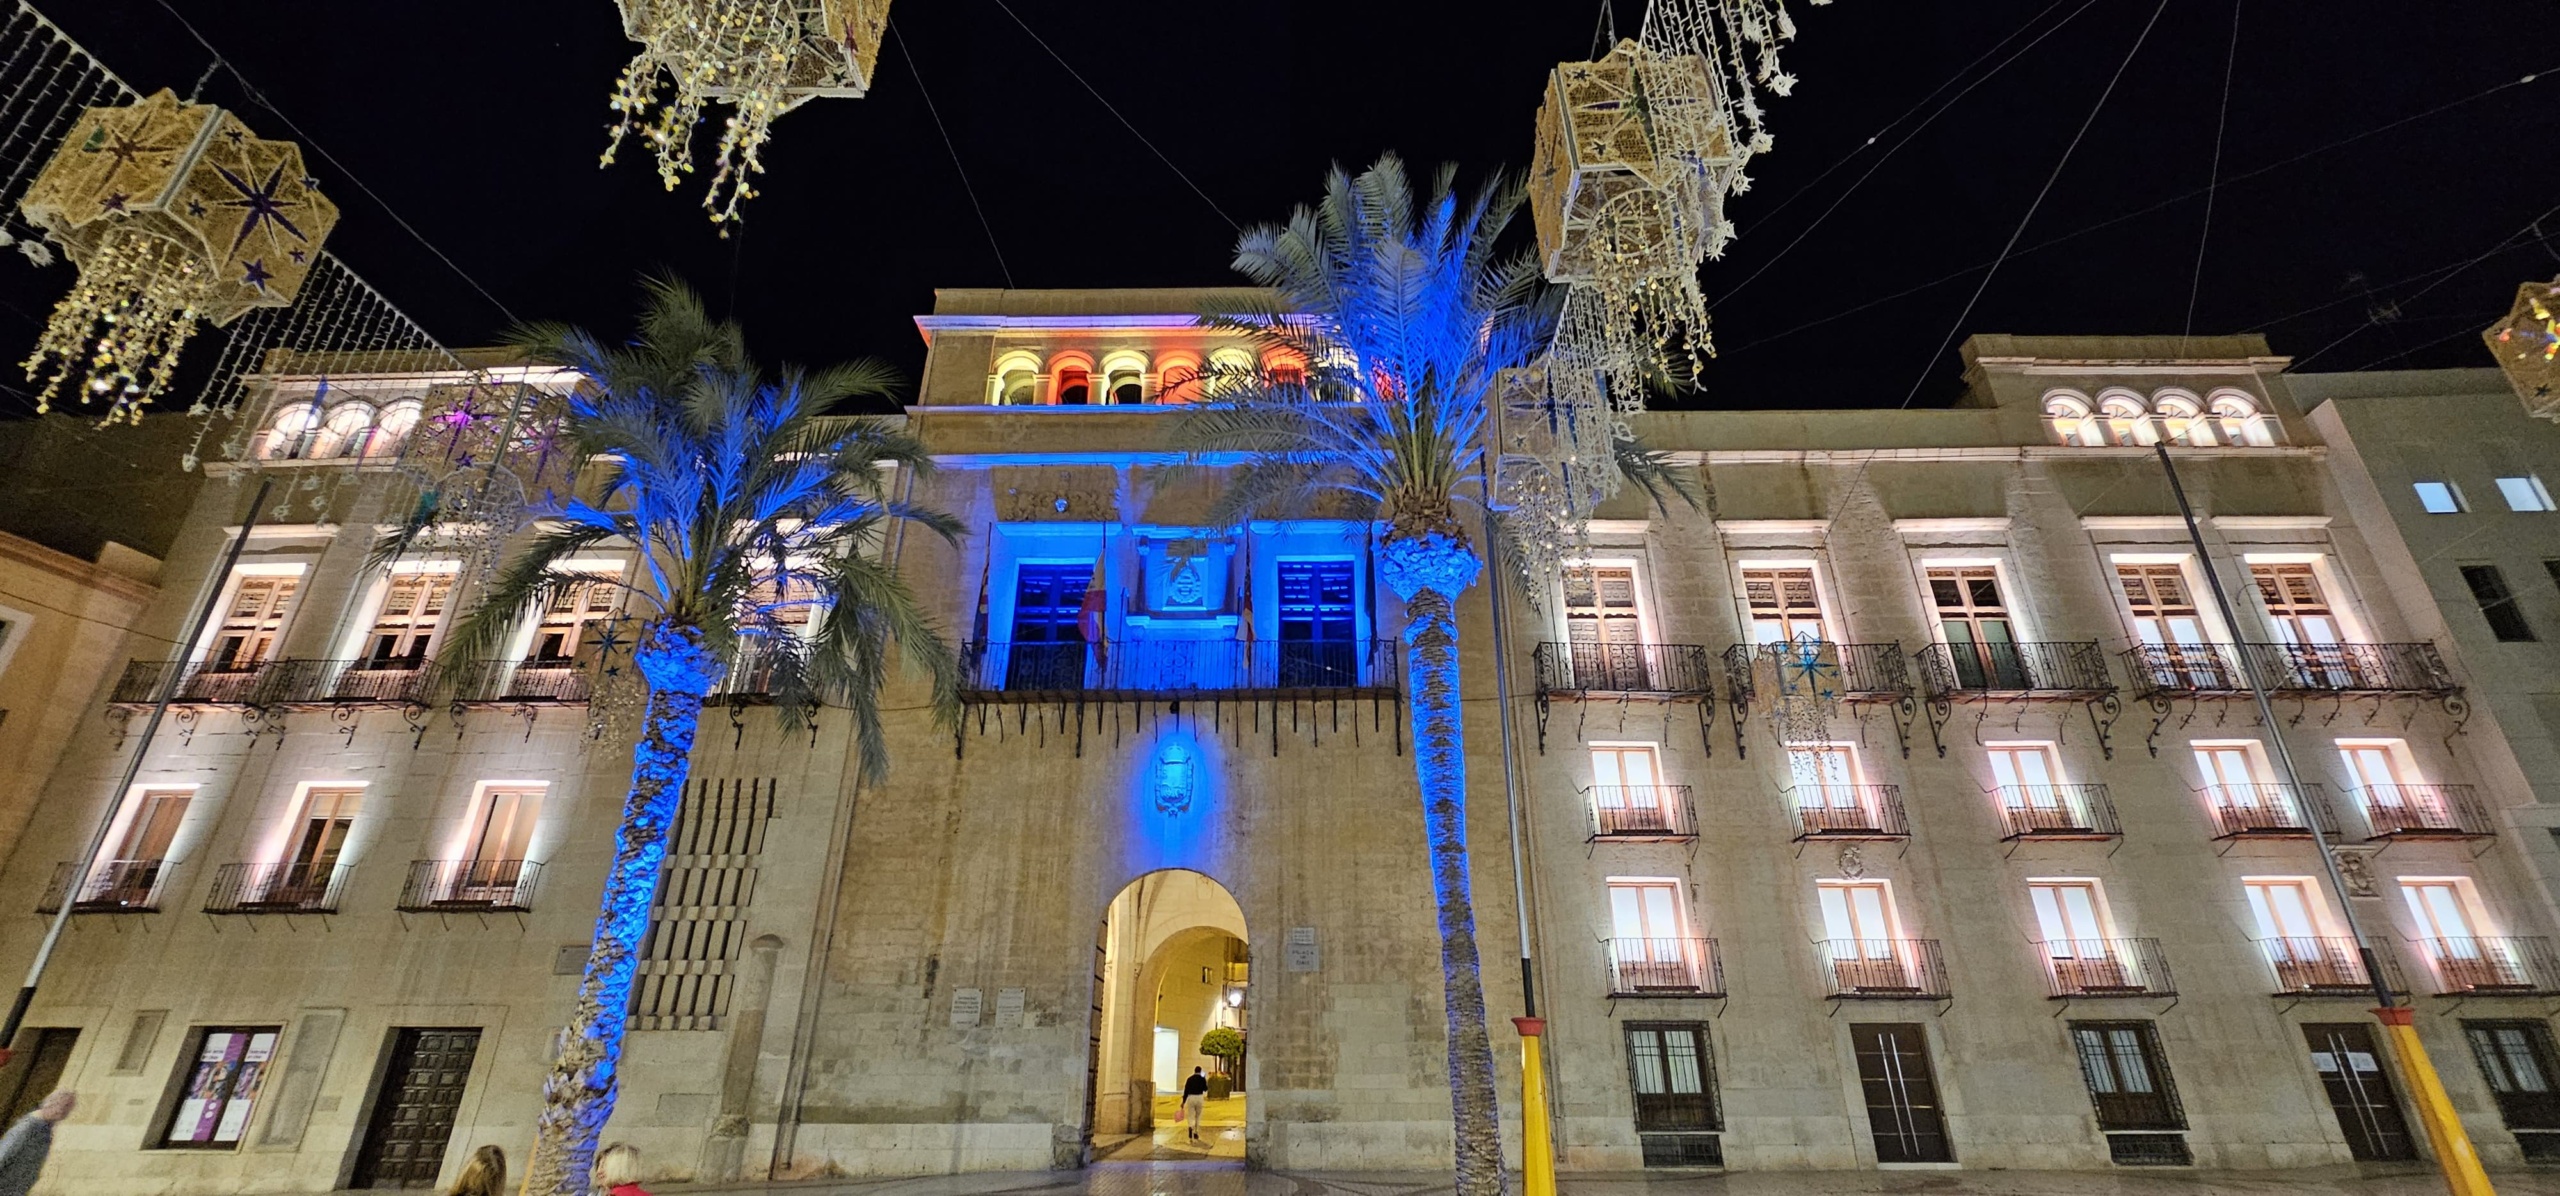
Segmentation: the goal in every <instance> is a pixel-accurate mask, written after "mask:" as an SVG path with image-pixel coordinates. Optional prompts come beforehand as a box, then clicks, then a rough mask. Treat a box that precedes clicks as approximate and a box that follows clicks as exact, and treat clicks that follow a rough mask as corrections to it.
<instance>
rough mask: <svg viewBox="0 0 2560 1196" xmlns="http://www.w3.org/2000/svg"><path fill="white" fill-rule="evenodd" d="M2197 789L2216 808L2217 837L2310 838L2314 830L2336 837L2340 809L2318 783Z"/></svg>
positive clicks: (2215, 825) (2214, 819)
mask: <svg viewBox="0 0 2560 1196" xmlns="http://www.w3.org/2000/svg"><path fill="white" fill-rule="evenodd" d="M2197 792H2199V793H2201V794H2203V795H2204V799H2205V804H2206V805H2207V806H2208V807H2210V808H2211V809H2212V811H2213V837H2214V838H2217V839H2308V838H2310V837H2311V835H2312V832H2313V831H2315V830H2316V831H2318V832H2319V833H2320V834H2323V835H2327V836H2330V837H2333V838H2334V837H2335V836H2336V835H2337V833H2338V816H2337V813H2336V812H2335V811H2333V810H2331V809H2330V808H2329V793H2328V791H2327V790H2326V789H2323V788H2321V787H2320V786H2318V785H2303V786H2301V787H2300V788H2298V789H2297V788H2295V787H2294V786H2292V785H2272V784H2269V785H2207V786H2205V787H2204V788H2203V789H2200V790H2198V791H2197Z"/></svg>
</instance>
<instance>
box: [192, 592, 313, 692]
mask: <svg viewBox="0 0 2560 1196" xmlns="http://www.w3.org/2000/svg"><path fill="white" fill-rule="evenodd" d="M301 585H302V578H301V577H300V576H299V575H292V576H287V575H281V574H265V575H260V574H252V575H250V576H247V577H243V578H241V579H240V584H239V585H237V586H235V587H233V589H232V591H231V601H230V603H229V604H228V605H226V606H224V607H223V608H222V609H223V616H222V627H221V629H220V630H218V631H216V632H214V633H213V650H212V651H211V652H210V653H207V654H206V658H205V667H206V668H208V669H213V670H216V671H219V672H237V671H241V670H245V669H251V668H255V667H257V666H258V665H259V664H261V663H264V662H265V661H267V660H270V659H272V658H273V657H274V656H275V650H276V640H277V638H278V637H280V636H282V635H283V634H284V616H285V612H286V610H287V609H288V608H290V607H291V606H292V605H293V595H294V591H295V590H297V589H299V588H300V587H301Z"/></svg>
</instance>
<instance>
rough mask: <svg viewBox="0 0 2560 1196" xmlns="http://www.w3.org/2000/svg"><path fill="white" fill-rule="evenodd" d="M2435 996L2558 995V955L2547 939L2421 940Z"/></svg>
mask: <svg viewBox="0 0 2560 1196" xmlns="http://www.w3.org/2000/svg"><path fill="white" fill-rule="evenodd" d="M2417 942H2418V947H2419V949H2420V950H2422V951H2424V952H2425V953H2426V956H2427V967H2428V968H2429V969H2430V970H2432V971H2433V972H2434V973H2435V976H2436V995H2438V996H2444V997H2460V996H2480V997H2492V996H2510V997H2538V996H2549V995H2553V994H2560V955H2555V954H2553V952H2552V950H2551V940H2549V939H2545V938H2454V939H2419V940H2417Z"/></svg>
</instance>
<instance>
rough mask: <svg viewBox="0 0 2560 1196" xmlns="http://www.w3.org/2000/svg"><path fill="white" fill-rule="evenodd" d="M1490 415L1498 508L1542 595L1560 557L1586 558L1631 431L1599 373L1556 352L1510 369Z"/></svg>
mask: <svg viewBox="0 0 2560 1196" xmlns="http://www.w3.org/2000/svg"><path fill="white" fill-rule="evenodd" d="M1490 414H1491V416H1492V418H1490V419H1489V420H1487V421H1486V424H1487V428H1488V430H1489V432H1490V434H1491V438H1492V445H1493V451H1492V452H1491V453H1490V454H1488V456H1489V458H1490V459H1491V461H1492V467H1493V497H1492V505H1493V507H1494V509H1495V510H1498V511H1502V512H1504V513H1505V523H1506V524H1507V525H1508V526H1509V527H1510V528H1511V529H1512V532H1513V535H1514V536H1515V537H1517V539H1518V541H1519V542H1518V544H1517V545H1516V546H1517V547H1518V548H1520V549H1521V550H1522V551H1521V552H1520V553H1519V554H1518V555H1520V556H1522V557H1523V560H1522V561H1521V562H1520V563H1521V564H1522V565H1523V566H1524V567H1526V568H1528V569H1530V570H1531V571H1532V573H1533V574H1534V577H1533V580H1536V581H1538V582H1539V583H1541V584H1540V585H1539V586H1537V587H1533V589H1532V592H1541V591H1543V590H1544V589H1545V588H1546V586H1545V583H1549V582H1552V581H1553V580H1554V577H1553V574H1554V573H1555V571H1556V568H1557V565H1558V563H1559V562H1562V561H1565V560H1568V559H1572V558H1574V557H1579V556H1583V555H1586V550H1587V549H1588V547H1589V545H1588V544H1587V542H1586V541H1587V540H1588V536H1587V534H1586V533H1587V529H1588V528H1589V526H1590V522H1591V516H1592V513H1593V512H1594V511H1597V510H1598V509H1599V507H1600V504H1602V503H1605V502H1607V501H1609V499H1611V498H1612V497H1615V496H1616V495H1617V493H1618V491H1619V489H1620V487H1621V485H1622V483H1623V482H1624V481H1625V478H1624V476H1623V475H1621V474H1620V473H1619V471H1618V460H1617V444H1616V442H1618V441H1621V440H1627V439H1630V438H1631V437H1632V434H1631V433H1630V432H1629V431H1628V430H1627V427H1626V425H1625V423H1624V422H1623V421H1621V420H1619V419H1618V418H1617V417H1616V416H1615V415H1614V414H1613V413H1612V412H1611V411H1610V410H1609V407H1608V404H1607V403H1605V402H1604V401H1602V399H1601V397H1600V393H1599V388H1598V385H1597V382H1596V380H1595V379H1594V377H1593V375H1592V374H1591V373H1590V372H1589V371H1587V370H1580V369H1575V368H1572V367H1570V366H1567V365H1565V364H1563V363H1560V362H1558V361H1557V360H1556V359H1555V358H1554V357H1553V355H1549V356H1548V357H1545V358H1542V359H1540V360H1539V361H1538V362H1537V363H1536V364H1534V365H1531V366H1529V367H1527V368H1525V369H1518V370H1513V371H1510V372H1509V373H1507V374H1505V375H1504V376H1503V379H1502V382H1501V385H1500V387H1499V389H1498V392H1497V395H1496V401H1495V403H1494V404H1493V405H1492V408H1491V412H1490Z"/></svg>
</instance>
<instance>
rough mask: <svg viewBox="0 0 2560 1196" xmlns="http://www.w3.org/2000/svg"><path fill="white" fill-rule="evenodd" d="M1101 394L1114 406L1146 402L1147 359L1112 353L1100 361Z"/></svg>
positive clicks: (1135, 355) (1129, 354)
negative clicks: (1106, 396)
mask: <svg viewBox="0 0 2560 1196" xmlns="http://www.w3.org/2000/svg"><path fill="white" fill-rule="evenodd" d="M1102 393H1104V394H1106V395H1109V396H1110V398H1111V402H1112V403H1113V404H1115V405H1121V406H1126V405H1130V404H1136V403H1143V402H1146V401H1147V359H1146V358H1144V357H1141V356H1139V355H1137V354H1135V353H1114V354H1112V355H1111V356H1109V357H1105V358H1103V359H1102Z"/></svg>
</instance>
